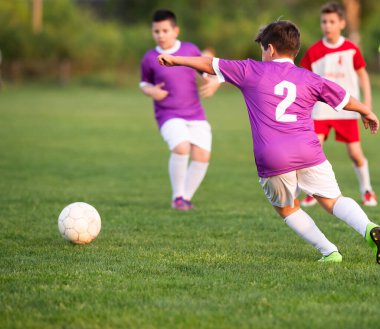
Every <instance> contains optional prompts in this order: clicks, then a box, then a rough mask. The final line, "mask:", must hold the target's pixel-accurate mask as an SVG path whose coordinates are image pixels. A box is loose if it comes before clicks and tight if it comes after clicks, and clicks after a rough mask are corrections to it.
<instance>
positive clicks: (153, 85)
mask: <svg viewBox="0 0 380 329" xmlns="http://www.w3.org/2000/svg"><path fill="white" fill-rule="evenodd" d="M179 32H180V30H179V27H178V26H177V22H176V16H175V14H174V13H173V12H171V11H169V10H158V11H156V12H155V13H154V15H153V20H152V36H153V39H154V41H155V42H156V44H157V46H156V48H154V49H152V50H149V51H148V52H147V53H146V54H145V55H144V57H143V59H142V62H141V82H140V87H141V90H142V91H143V93H144V94H145V95H148V96H150V97H152V98H153V103H154V111H155V118H156V121H157V124H158V126H159V128H160V132H161V135H162V137H163V139H164V140H165V142H167V144H168V146H169V149H170V151H171V155H170V159H169V177H170V182H171V186H172V192H173V193H172V208H174V209H178V210H183V211H187V210H190V209H192V207H193V206H192V203H191V199H192V197H193V195H194V193H195V192H196V190H197V189H198V187H199V185H200V184H201V182H202V180H203V178H204V177H205V175H206V172H207V168H208V165H209V159H210V151H211V139H212V136H211V127H210V124H209V123H208V122H207V119H206V115H205V112H204V109H203V107H202V105H201V103H200V99H199V94H198V87H197V79H196V78H197V77H196V74H197V73H196V71H194V70H192V69H190V68H186V67H178V68H175V69H174V70H168V69H166V68H164V67H162V66H160V65H159V63H158V62H157V59H156V57H157V56H158V55H159V54H174V55H179V56H200V55H201V52H200V50H199V49H198V47H197V46H195V45H194V44H192V43H189V42H181V41H179V40H178V39H177V37H178V34H179ZM218 86H219V83H218V82H216V83H215V82H214V81H212V80H210V81H206V83H205V84H204V85H203V86H202V91H203V93H204V94H207V96H211V95H212V94H213V93H214V92H215V90H216V89H217V88H218ZM189 157H191V162H190V164H189Z"/></svg>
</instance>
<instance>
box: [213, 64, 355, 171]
mask: <svg viewBox="0 0 380 329" xmlns="http://www.w3.org/2000/svg"><path fill="white" fill-rule="evenodd" d="M213 67H214V70H215V72H216V74H217V76H218V78H219V81H220V82H222V81H227V82H229V83H232V84H233V85H235V86H236V87H238V88H239V89H240V90H241V92H242V93H243V96H244V99H245V102H246V105H247V109H248V115H249V120H250V123H251V130H252V138H253V147H254V155H255V161H256V165H257V170H258V175H259V176H260V177H271V176H276V175H280V174H284V173H287V172H290V171H294V170H297V169H302V168H308V167H311V166H316V165H318V164H321V163H322V162H324V161H325V160H326V157H325V155H324V153H323V150H322V147H321V144H320V143H319V140H318V137H317V135H316V134H315V132H314V125H313V121H312V119H311V112H312V109H313V106H314V104H315V103H316V102H317V101H321V102H325V103H327V104H329V105H330V106H331V107H333V108H334V109H335V110H337V111H339V110H341V109H342V108H343V107H344V106H345V105H346V104H347V102H348V100H349V94H348V93H347V92H346V91H345V90H344V89H343V88H342V87H340V86H338V85H337V84H336V83H334V82H331V81H329V80H326V79H324V78H322V77H320V76H319V75H316V74H314V73H312V72H310V71H308V70H305V69H301V68H299V67H297V66H295V65H294V64H293V63H292V62H291V60H290V59H285V60H276V61H272V62H258V61H254V60H251V59H248V60H243V61H229V60H222V59H221V60H219V59H217V58H215V59H214V60H213Z"/></svg>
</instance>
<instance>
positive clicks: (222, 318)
mask: <svg viewBox="0 0 380 329" xmlns="http://www.w3.org/2000/svg"><path fill="white" fill-rule="evenodd" d="M378 91H380V90H378ZM374 95H375V105H376V106H375V108H378V107H379V106H380V98H379V96H378V95H379V93H376V92H374ZM204 104H205V107H206V109H207V113H208V117H209V120H210V122H211V124H212V126H213V138H214V148H213V158H212V161H211V165H210V169H209V172H208V175H207V177H206V179H205V181H204V183H203V185H202V186H201V188H200V190H199V191H198V193H197V195H196V197H195V198H194V203H195V207H196V210H195V211H193V212H190V213H178V212H175V211H172V210H171V209H170V208H169V203H170V188H169V181H168V177H167V161H168V150H167V146H166V145H165V144H164V142H163V141H162V140H161V137H160V135H159V132H158V130H157V128H156V126H155V122H154V120H153V114H152V108H151V101H150V100H149V99H148V98H146V97H144V96H143V95H141V94H140V93H138V92H137V89H133V90H132V89H131V90H121V89H107V88H103V89H101V88H98V89H96V88H84V87H78V86H76V87H69V88H65V89H59V88H53V87H41V86H39V87H38V86H35V87H33V86H29V87H22V88H21V87H20V88H17V89H12V88H10V89H6V90H3V91H2V92H1V93H0V152H1V157H0V174H1V176H0V191H1V192H0V205H1V207H0V227H1V228H0V327H1V328H102V329H104V328H165V329H170V328H173V329H174V328H217V329H223V328H226V329H230V328H239V329H241V328H292V329H293V328H346V329H347V328H355V329H357V328H371V329H373V328H376V327H378V326H379V321H378V312H379V311H378V305H379V287H378V286H379V284H378V282H379V277H380V276H379V275H380V267H379V266H377V265H375V263H374V257H373V255H372V254H371V251H370V249H369V247H368V246H367V245H366V243H365V241H364V240H363V239H362V238H361V237H360V236H359V235H358V234H357V233H356V232H355V231H353V230H352V229H351V228H349V227H347V226H346V225H345V224H343V223H342V222H340V221H339V220H337V219H335V218H333V217H331V216H329V215H327V214H326V213H324V212H323V211H322V210H321V209H319V208H312V209H310V211H309V213H310V214H311V215H312V216H313V218H314V219H315V220H316V222H317V223H318V225H319V226H320V227H321V229H322V230H323V231H324V232H325V233H326V235H327V237H328V238H330V239H331V240H332V241H333V242H334V243H336V244H337V245H338V247H339V248H340V250H341V252H342V254H343V257H344V262H343V263H342V264H340V265H332V266H325V265H323V264H318V263H317V262H316V260H317V259H318V258H319V257H320V255H319V254H318V253H317V252H316V251H315V250H314V249H313V248H312V247H310V246H308V245H307V244H306V243H305V242H303V241H302V240H301V239H300V238H299V237H298V236H296V235H295V234H294V233H293V232H292V231H291V230H289V228H288V227H287V226H286V225H285V224H284V223H283V222H282V220H281V219H280V218H279V217H278V216H277V215H276V214H275V212H274V211H273V210H272V208H271V206H270V204H269V203H268V202H267V200H266V198H265V196H264V194H263V192H262V190H261V187H260V186H259V183H258V179H257V173H256V169H255V165H254V161H253V156H252V151H251V149H252V142H251V137H250V131H249V123H248V120H247V113H246V110H245V108H244V103H243V100H242V98H241V96H240V94H239V93H238V92H237V91H235V90H232V89H228V88H226V87H223V88H222V90H220V91H219V93H218V95H216V97H214V98H213V99H211V100H207V101H205V102H204ZM378 143H379V136H370V135H369V134H368V132H363V146H364V149H365V152H366V155H367V157H368V158H369V163H370V166H371V172H372V183H373V186H374V187H375V188H376V189H377V190H379V191H380V188H379V186H380V171H379V167H380V166H379V163H380V154H379V152H378V145H377V144H378ZM326 153H327V155H328V157H329V159H330V161H331V162H332V163H333V166H334V169H335V172H336V175H337V178H338V181H339V182H340V186H341V189H342V191H343V193H344V194H346V195H347V196H351V197H353V198H355V199H357V200H358V198H359V192H358V187H357V182H356V177H355V175H354V173H353V170H352V166H351V164H350V162H349V161H348V159H347V155H346V153H345V149H344V146H343V145H342V144H338V143H335V142H331V141H329V142H328V143H326ZM74 201H85V202H88V203H90V204H92V205H94V206H95V207H96V208H97V209H98V211H99V213H100V215H101V217H102V231H101V233H100V235H99V237H98V239H97V240H95V241H94V242H93V243H91V244H90V245H87V246H75V245H71V244H70V243H67V242H66V241H64V240H63V239H62V238H61V237H60V235H59V233H58V227H57V217H58V215H59V213H60V211H61V209H62V208H63V207H64V206H66V205H67V204H69V203H71V202H74ZM378 209H379V208H378V207H376V208H367V209H366V211H367V213H368V215H369V216H370V217H371V218H372V219H373V220H374V221H377V222H380V214H379V211H378Z"/></svg>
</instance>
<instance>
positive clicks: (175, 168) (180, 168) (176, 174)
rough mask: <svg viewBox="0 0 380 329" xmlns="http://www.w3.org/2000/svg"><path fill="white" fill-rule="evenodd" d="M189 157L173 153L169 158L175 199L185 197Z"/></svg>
mask: <svg viewBox="0 0 380 329" xmlns="http://www.w3.org/2000/svg"><path fill="white" fill-rule="evenodd" d="M188 161H189V155H180V154H176V153H172V154H171V155H170V158H169V177H170V183H171V185H172V192H173V199H175V198H177V197H179V196H183V193H184V190H185V179H186V173H187V163H188Z"/></svg>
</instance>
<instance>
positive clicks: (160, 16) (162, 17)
mask: <svg viewBox="0 0 380 329" xmlns="http://www.w3.org/2000/svg"><path fill="white" fill-rule="evenodd" d="M162 21H170V23H171V24H172V25H173V26H176V25H177V17H176V16H175V14H174V13H173V12H172V11H170V10H167V9H160V10H157V11H156V12H155V13H154V14H153V17H152V22H162Z"/></svg>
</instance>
